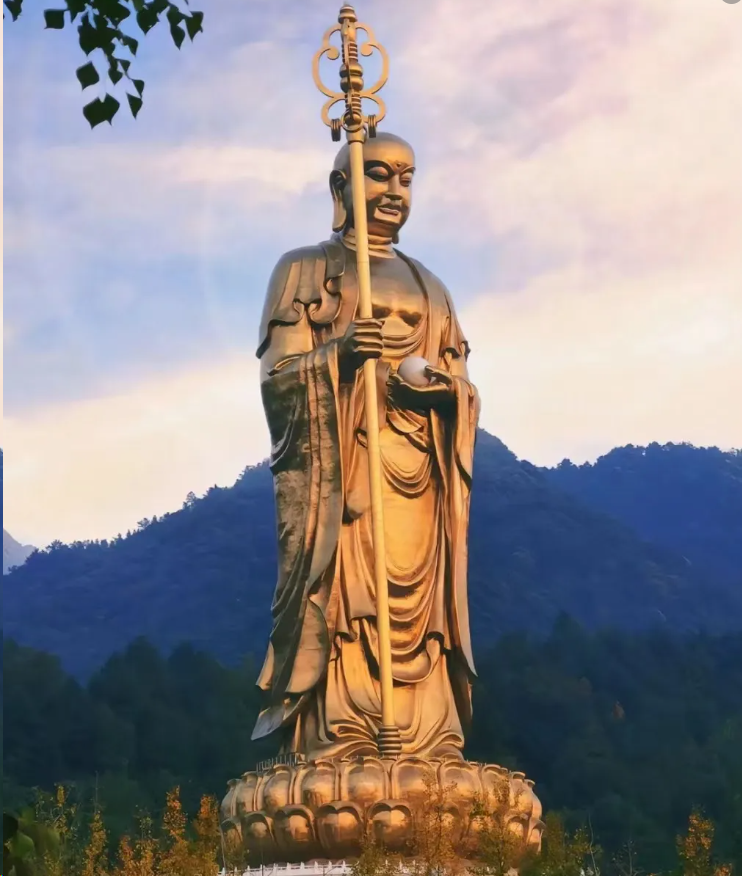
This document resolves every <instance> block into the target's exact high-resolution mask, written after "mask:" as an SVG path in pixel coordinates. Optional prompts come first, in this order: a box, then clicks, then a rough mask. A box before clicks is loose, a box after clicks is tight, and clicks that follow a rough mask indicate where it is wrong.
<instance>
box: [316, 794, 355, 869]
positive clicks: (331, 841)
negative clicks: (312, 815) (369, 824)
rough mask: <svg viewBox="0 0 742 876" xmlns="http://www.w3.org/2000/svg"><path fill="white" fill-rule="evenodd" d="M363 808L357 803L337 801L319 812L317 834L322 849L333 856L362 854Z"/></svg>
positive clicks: (345, 856) (347, 856) (341, 856)
mask: <svg viewBox="0 0 742 876" xmlns="http://www.w3.org/2000/svg"><path fill="white" fill-rule="evenodd" d="M363 821H364V819H363V810H362V809H361V807H360V806H358V805H357V804H356V803H351V802H344V801H336V802H334V803H328V804H327V805H326V806H323V807H322V808H321V809H320V810H319V811H318V812H317V834H318V836H319V841H320V844H321V845H322V849H323V851H324V852H325V854H326V855H327V856H328V857H331V858H349V857H354V856H356V855H358V854H360V851H361V840H362V839H363Z"/></svg>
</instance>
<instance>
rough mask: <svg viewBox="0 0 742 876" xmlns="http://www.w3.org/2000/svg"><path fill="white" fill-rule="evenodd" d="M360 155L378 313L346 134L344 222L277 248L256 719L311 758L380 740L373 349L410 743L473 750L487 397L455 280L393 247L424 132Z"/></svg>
mask: <svg viewBox="0 0 742 876" xmlns="http://www.w3.org/2000/svg"><path fill="white" fill-rule="evenodd" d="M363 155H364V173H365V176H364V185H365V204H366V219H367V228H368V241H369V247H368V248H369V256H370V273H371V289H372V302H373V318H371V319H361V318H359V315H358V312H357V311H358V274H357V262H356V235H355V228H356V222H355V221H354V211H353V204H352V198H351V187H350V185H349V147H348V145H345V146H343V147H342V148H341V149H340V152H339V153H338V156H337V158H336V160H335V164H334V168H333V170H332V173H331V174H330V189H331V192H332V198H333V203H334V217H333V231H334V234H333V236H332V238H331V239H330V240H328V241H326V242H325V243H322V244H320V245H318V246H309V247H305V248H302V249H297V250H293V251H291V252H289V253H287V254H286V255H284V256H283V257H282V258H281V259H280V261H279V262H278V264H277V266H276V268H275V270H274V271H273V275H272V277H271V280H270V283H269V288H268V295H267V298H266V303H265V309H264V313H263V319H262V323H261V327H260V343H259V347H258V356H259V357H260V363H261V381H262V395H263V403H264V405H265V411H266V415H267V418H268V424H269V427H270V434H271V441H272V450H271V468H272V471H273V477H274V482H275V495H276V505H277V515H278V540H279V574H278V584H277V587H276V593H275V598H274V600H273V631H272V633H271V637H270V644H269V646H268V654H267V656H266V659H265V664H264V666H263V670H262V673H261V675H260V679H259V682H258V684H259V686H260V687H261V688H262V689H263V690H264V691H265V692H266V694H267V699H268V704H267V707H266V708H265V709H264V711H263V712H262V713H261V714H260V716H259V718H258V721H257V725H256V727H255V731H254V734H253V737H254V738H259V737H263V736H266V735H267V734H269V733H273V732H278V733H280V734H281V735H282V750H283V751H285V752H297V753H301V754H303V755H305V756H306V757H307V758H308V759H316V758H319V757H340V756H346V755H370V754H376V753H377V736H378V733H379V730H380V727H381V698H380V683H379V647H378V636H377V623H376V588H375V577H374V574H373V565H374V553H373V539H372V526H371V513H370V500H369V473H368V472H369V465H368V459H367V440H366V418H365V405H364V395H365V393H364V383H363V380H362V379H361V377H362V371H361V366H362V365H363V363H364V361H366V360H368V359H374V360H376V375H377V387H378V393H377V396H378V397H377V401H378V411H379V445H380V456H381V471H382V495H383V513H384V534H385V546H386V551H385V554H386V575H387V580H388V593H389V597H388V603H389V621H390V630H391V636H390V638H391V664H392V675H393V680H394V713H395V721H396V725H397V727H398V728H399V732H400V736H401V743H402V752H403V753H404V754H415V755H420V756H423V757H441V756H444V755H452V754H453V755H458V756H461V755H460V752H461V749H462V748H463V743H464V739H463V730H464V728H465V727H466V726H467V724H468V722H469V719H470V716H471V692H470V690H471V688H470V680H471V678H472V676H473V674H474V664H473V660H472V652H471V642H470V636H469V616H468V609H467V586H466V575H467V529H468V522H469V495H470V490H471V477H472V456H473V451H474V439H475V432H476V424H477V415H478V410H479V402H478V397H477V392H476V390H475V388H474V387H473V386H472V384H471V383H470V381H469V377H468V373H467V365H466V360H467V356H468V353H469V347H468V344H467V342H466V339H465V336H464V334H463V333H462V330H461V328H460V326H459V323H458V320H457V319H456V313H455V311H454V307H453V302H452V301H451V296H450V295H449V293H448V291H447V289H446V288H445V286H444V285H443V283H441V281H440V280H439V279H438V278H437V277H435V276H434V275H433V274H432V273H431V272H430V271H428V270H427V269H426V268H425V267H424V266H423V265H422V264H420V263H419V262H417V261H415V260H414V259H412V258H409V257H408V256H406V255H403V254H402V253H401V252H399V251H398V250H397V249H395V247H394V244H395V243H396V242H397V240H398V237H399V233H400V231H401V229H402V227H403V225H404V224H405V222H406V220H407V217H408V215H409V212H410V205H411V194H412V182H413V176H414V173H415V156H414V154H413V151H412V148H411V147H410V146H409V145H408V144H407V143H406V142H405V141H404V140H402V139H400V138H399V137H396V136H393V135H391V134H381V133H379V134H378V135H377V136H376V137H374V138H373V139H368V140H367V141H366V143H365V144H364V149H363ZM411 357H412V358H411ZM417 358H422V359H424V360H427V362H428V363H429V365H428V366H427V367H425V366H424V365H423V364H422V363H419V362H416V359H417ZM406 359H411V361H410V362H409V363H408V364H407V365H405V366H403V367H401V368H400V366H402V363H404V362H405V360H406ZM415 365H417V366H418V367H417V369H416V368H415ZM423 368H424V371H423V372H422V373H421V370H422V369H423ZM400 372H402V373H400ZM403 374H404V375H405V377H407V380H405V379H404V377H403ZM416 384H417V385H416Z"/></svg>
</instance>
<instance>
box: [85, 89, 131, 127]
mask: <svg viewBox="0 0 742 876" xmlns="http://www.w3.org/2000/svg"><path fill="white" fill-rule="evenodd" d="M120 106H121V104H120V103H119V102H118V101H117V100H116V98H115V97H112V96H111V95H110V94H107V95H106V96H105V97H104V98H103V100H101V99H100V98H99V97H96V99H95V100H93V101H91V102H90V103H89V104H86V105H85V106H84V107H83V108H82V114H83V115H84V116H85V118H86V119H87V121H88V123H89V124H90V127H91V128H94V127H95V126H96V125H100V124H101V122H108V123H109V124H110V123H111V121H112V120H113V117H114V116H115V115H116V113H117V112H118V109H119V107H120Z"/></svg>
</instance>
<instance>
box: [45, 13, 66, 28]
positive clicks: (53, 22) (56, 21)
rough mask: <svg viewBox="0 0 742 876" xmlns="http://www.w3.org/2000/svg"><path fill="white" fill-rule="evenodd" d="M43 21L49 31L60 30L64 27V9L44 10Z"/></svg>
mask: <svg viewBox="0 0 742 876" xmlns="http://www.w3.org/2000/svg"><path fill="white" fill-rule="evenodd" d="M44 21H45V22H46V26H47V28H50V29H51V30H62V28H63V27H64V9H45V10H44Z"/></svg>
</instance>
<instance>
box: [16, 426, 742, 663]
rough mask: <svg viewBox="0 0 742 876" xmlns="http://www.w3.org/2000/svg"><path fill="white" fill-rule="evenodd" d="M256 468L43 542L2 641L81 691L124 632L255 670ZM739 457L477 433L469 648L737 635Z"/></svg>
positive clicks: (259, 618) (120, 644)
mask: <svg viewBox="0 0 742 876" xmlns="http://www.w3.org/2000/svg"><path fill="white" fill-rule="evenodd" d="M273 508H274V506H273V491H272V480H271V475H270V471H269V469H268V467H267V465H265V464H261V465H258V466H255V467H250V468H247V469H246V470H245V471H244V472H243V474H242V475H241V476H240V478H239V479H238V481H237V482H236V483H235V484H234V485H233V486H232V487H226V488H217V487H213V488H212V489H211V490H209V491H208V492H207V493H206V495H205V496H203V497H202V498H196V497H195V496H194V495H193V494H190V495H189V496H188V497H187V499H186V501H185V502H184V504H183V507H182V508H181V509H180V510H178V511H175V512H173V513H170V514H166V515H164V516H163V517H162V518H160V519H157V518H153V519H152V520H147V521H142V523H141V524H140V525H139V528H138V529H137V530H136V531H135V532H132V533H128V534H127V535H126V536H124V537H122V536H118V537H117V538H115V539H113V540H111V541H97V542H77V543H74V544H71V545H65V544H62V543H61V542H55V543H53V544H52V545H50V546H49V547H48V548H47V549H45V550H43V551H37V552H34V553H33V554H31V556H30V557H29V558H28V559H27V561H26V562H25V563H24V564H23V565H22V566H20V567H18V568H17V569H15V570H13V571H12V572H11V573H10V574H9V575H6V576H4V577H3V603H4V609H3V613H4V635H5V636H6V637H10V638H13V639H15V640H16V641H18V642H19V643H22V644H24V645H28V646H31V647H34V648H38V649H41V650H44V651H47V652H51V653H53V654H57V655H59V657H60V658H61V659H62V662H63V665H64V666H65V667H66V668H67V669H68V670H69V671H71V672H73V673H74V674H76V675H77V676H79V677H84V676H87V675H89V674H90V672H92V671H93V670H95V669H96V668H97V667H98V666H100V665H101V664H102V663H103V662H104V661H105V659H106V658H107V657H108V656H110V654H111V653H113V652H114V651H117V650H120V649H122V648H124V647H125V646H126V645H127V644H128V643H129V642H131V641H132V640H133V639H135V638H136V637H138V636H142V635H144V636H147V637H148V638H149V639H150V640H151V641H152V642H153V643H155V644H156V645H157V646H159V647H162V648H164V649H166V650H170V649H172V648H174V647H176V646H177V645H178V644H180V643H182V642H184V641H188V642H191V643H193V644H194V645H195V646H196V647H200V648H203V649H204V650H206V651H208V652H210V653H212V654H214V655H215V656H216V657H217V658H218V659H220V660H222V661H224V662H226V663H228V664H231V665H235V664H236V663H237V662H238V661H239V660H240V659H241V658H242V657H243V656H244V655H245V654H253V655H254V656H255V657H256V658H258V659H260V658H261V657H262V652H263V649H264V647H265V642H266V639H267V635H268V631H269V629H270V603H271V599H272V595H273V587H274V583H275V567H276V535H275V518H274V510H273ZM740 525H742V453H740V452H739V451H730V452H723V451H721V450H718V449H715V448H695V447H692V446H690V445H677V444H675V445H673V444H668V445H664V446H660V445H657V444H652V445H650V446H649V447H646V448H640V447H632V446H628V447H623V448H618V449H616V450H613V451H611V453H609V454H607V455H606V456H604V457H602V458H601V459H600V460H598V462H597V463H595V464H594V465H585V466H574V465H572V464H571V463H569V462H567V461H565V462H564V463H562V464H561V465H560V466H558V467H556V468H555V469H542V468H537V467H535V466H533V465H531V464H530V463H528V462H524V461H520V460H518V459H517V457H516V456H515V455H514V454H513V453H511V451H510V450H508V449H507V448H506V447H505V445H504V444H502V442H501V441H499V440H498V439H497V438H495V437H494V436H492V435H489V434H487V433H486V432H480V433H479V436H478V441H477V449H476V456H475V486H474V491H473V496H472V513H471V529H470V561H469V568H470V571H469V575H470V591H469V592H470V605H471V618H472V636H473V640H474V646H475V652H476V651H480V652H481V651H482V650H483V649H488V648H489V647H490V646H491V645H492V644H493V643H494V641H495V640H496V639H497V638H498V637H499V636H500V635H501V634H502V633H504V632H507V631H513V630H526V631H531V632H534V633H537V634H545V633H547V632H548V631H549V630H550V629H551V628H552V626H553V623H554V620H555V619H556V618H557V617H558V616H560V615H562V614H568V615H570V616H572V617H573V618H574V619H575V620H576V621H578V622H579V623H580V624H582V625H583V626H585V627H586V628H588V629H597V628H606V627H613V628H617V629H624V630H639V629H646V628H650V627H655V626H659V627H662V628H665V629H668V630H707V631H709V632H721V631H726V630H734V629H742V559H741V554H740V551H742V537H741V536H740Z"/></svg>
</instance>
